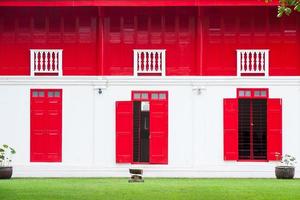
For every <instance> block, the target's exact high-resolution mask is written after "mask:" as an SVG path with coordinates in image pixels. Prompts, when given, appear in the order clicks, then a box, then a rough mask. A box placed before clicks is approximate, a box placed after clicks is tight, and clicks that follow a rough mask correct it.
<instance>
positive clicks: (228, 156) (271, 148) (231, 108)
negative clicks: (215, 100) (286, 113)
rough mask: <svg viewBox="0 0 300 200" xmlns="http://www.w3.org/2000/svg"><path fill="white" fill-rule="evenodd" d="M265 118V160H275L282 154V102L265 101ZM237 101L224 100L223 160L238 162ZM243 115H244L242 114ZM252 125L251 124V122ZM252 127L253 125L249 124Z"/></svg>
mask: <svg viewBox="0 0 300 200" xmlns="http://www.w3.org/2000/svg"><path fill="white" fill-rule="evenodd" d="M265 101H266V116H264V117H262V118H261V119H260V120H261V121H262V122H264V121H265V122H266V151H267V152H266V159H265V160H268V161H269V160H277V159H278V158H279V157H278V158H277V154H280V155H281V154H282V100H281V99H265ZM240 114H241V113H240V110H239V99H238V98H236V99H224V160H239V159H240V155H239V148H240V146H241V144H240V140H239V135H240V134H239V132H240V131H241V130H240V129H241V127H240V126H239V123H240V122H239V115H240ZM244 114H245V113H244ZM252 123H253V122H252ZM249 126H253V124H249Z"/></svg>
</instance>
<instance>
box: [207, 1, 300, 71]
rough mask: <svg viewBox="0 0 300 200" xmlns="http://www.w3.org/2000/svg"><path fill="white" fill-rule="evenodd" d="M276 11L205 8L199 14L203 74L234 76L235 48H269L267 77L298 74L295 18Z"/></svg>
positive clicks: (299, 34) (298, 29) (298, 32)
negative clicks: (201, 22) (201, 34)
mask: <svg viewBox="0 0 300 200" xmlns="http://www.w3.org/2000/svg"><path fill="white" fill-rule="evenodd" d="M276 12H277V10H276V8H262V7H261V8H260V7H248V8H207V9H205V10H204V12H203V13H202V14H203V17H202V19H203V26H204V32H203V68H202V72H203V75H236V49H270V55H269V57H270V75H274V76H279V75H285V76H286V75H300V62H299V59H298V58H297V57H298V55H299V53H298V52H299V50H300V49H299V44H300V40H299V39H300V27H299V25H298V24H299V21H300V16H299V15H292V16H290V17H283V18H282V19H278V18H277V17H276Z"/></svg>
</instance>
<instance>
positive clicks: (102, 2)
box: [0, 0, 278, 7]
mask: <svg viewBox="0 0 300 200" xmlns="http://www.w3.org/2000/svg"><path fill="white" fill-rule="evenodd" d="M274 5H278V0H273V1H272V2H270V3H265V0H0V6H22V7H23V6H274Z"/></svg>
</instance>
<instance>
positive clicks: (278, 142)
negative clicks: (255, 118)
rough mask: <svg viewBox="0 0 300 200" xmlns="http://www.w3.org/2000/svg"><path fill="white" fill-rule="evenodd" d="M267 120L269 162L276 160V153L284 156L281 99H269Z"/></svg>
mask: <svg viewBox="0 0 300 200" xmlns="http://www.w3.org/2000/svg"><path fill="white" fill-rule="evenodd" d="M267 120H268V122H267V124H268V125H267V126H268V128H267V143H268V160H276V156H275V155H276V153H280V155H281V154H282V106H281V99H268V111H267Z"/></svg>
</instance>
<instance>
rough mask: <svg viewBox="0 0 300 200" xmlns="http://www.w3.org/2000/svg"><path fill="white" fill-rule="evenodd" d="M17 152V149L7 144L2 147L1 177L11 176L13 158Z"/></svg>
mask: <svg viewBox="0 0 300 200" xmlns="http://www.w3.org/2000/svg"><path fill="white" fill-rule="evenodd" d="M15 153H16V151H15V150H14V149H13V148H12V147H10V146H8V145H6V144H4V145H2V147H0V179H9V178H11V176H12V172H13V168H12V166H11V159H12V156H13V154H15Z"/></svg>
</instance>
